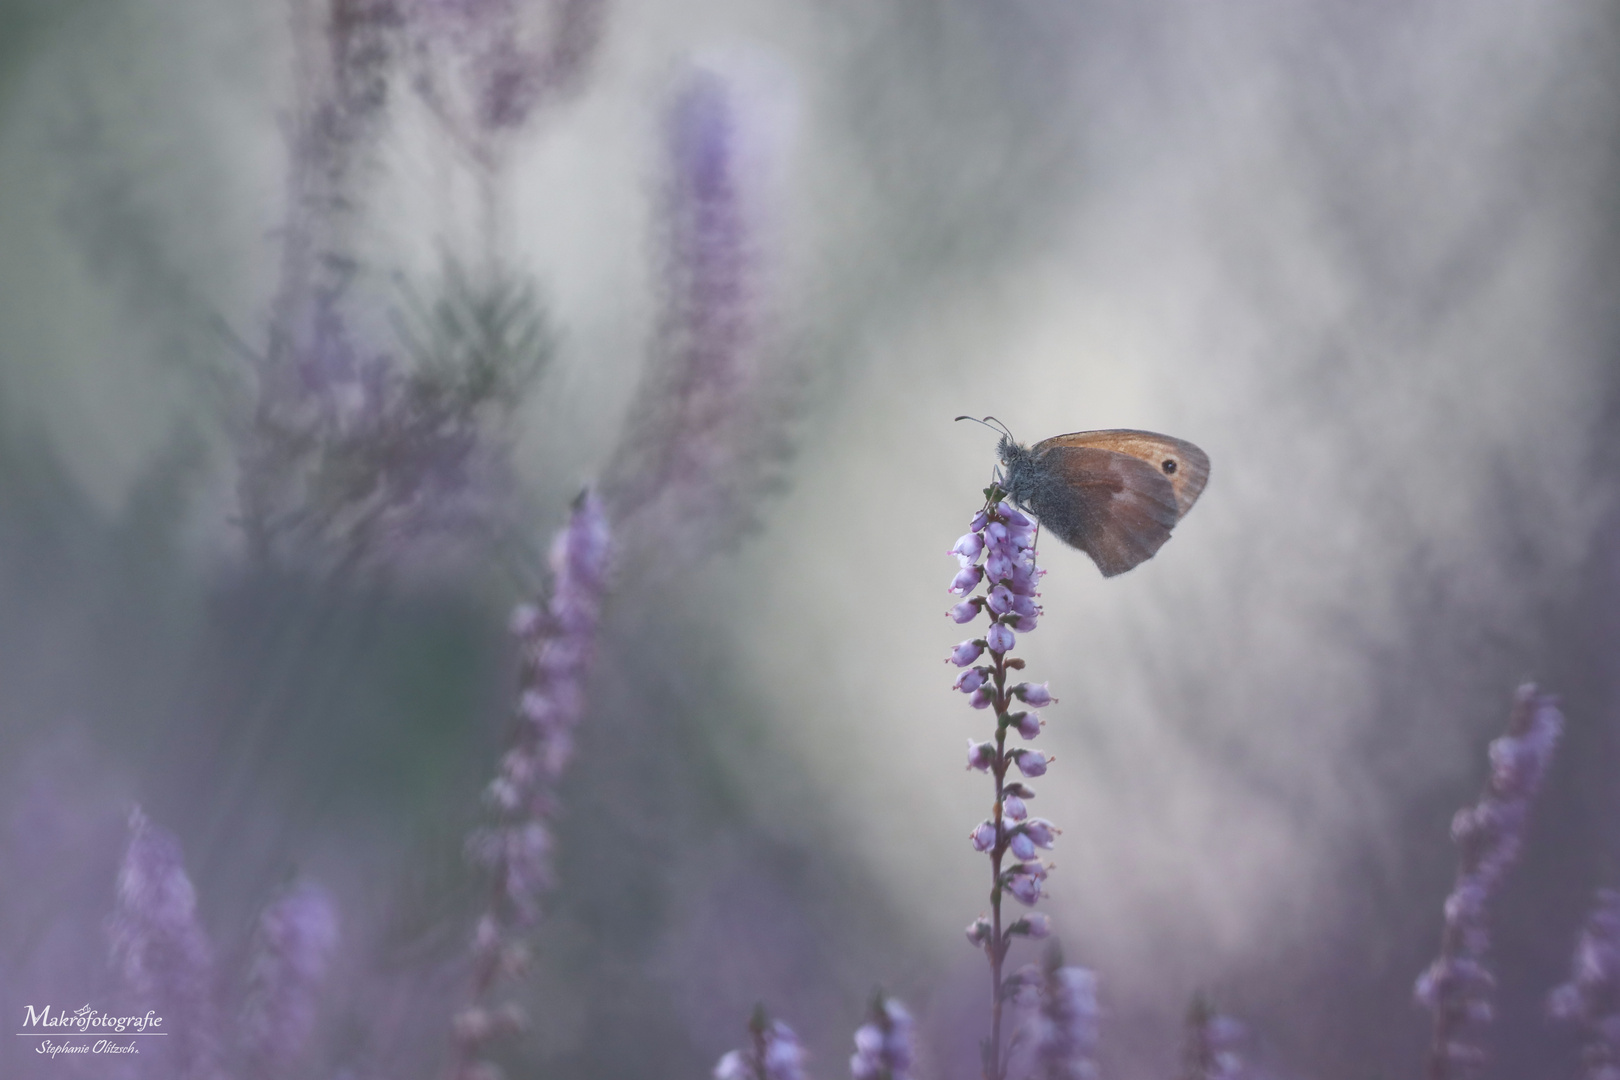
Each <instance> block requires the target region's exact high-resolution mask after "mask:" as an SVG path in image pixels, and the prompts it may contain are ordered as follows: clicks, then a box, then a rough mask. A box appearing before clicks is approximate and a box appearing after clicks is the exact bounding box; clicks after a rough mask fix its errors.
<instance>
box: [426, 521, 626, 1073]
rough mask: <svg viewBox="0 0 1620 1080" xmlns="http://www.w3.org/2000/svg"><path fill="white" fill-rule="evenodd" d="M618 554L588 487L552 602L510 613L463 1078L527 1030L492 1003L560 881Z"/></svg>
mask: <svg viewBox="0 0 1620 1080" xmlns="http://www.w3.org/2000/svg"><path fill="white" fill-rule="evenodd" d="M611 556H612V537H611V535H610V533H609V530H608V523H607V518H606V516H605V515H604V513H603V511H602V504H601V502H600V501H599V500H598V499H597V498H596V496H595V495H594V494H592V493H591V492H590V491H589V490H587V491H584V492H582V493H581V494H580V496H579V498H578V499H576V500H575V501H574V508H573V513H572V514H571V515H570V517H569V519H568V524H567V525H566V526H564V528H563V530H562V531H561V532H560V533H558V534H557V537H556V539H555V541H553V543H552V546H551V572H552V587H551V597H550V599H549V600H548V601H547V602H546V603H545V604H544V605H543V606H542V605H538V604H524V605H521V606H520V607H519V608H518V609H517V611H516V612H514V614H513V616H512V623H511V628H512V633H513V635H514V636H515V637H516V638H517V639H518V644H519V647H520V649H521V651H522V669H521V671H522V673H521V676H520V678H521V683H522V686H521V690H520V692H519V696H518V706H517V710H516V713H517V715H516V717H515V718H514V724H513V733H512V738H511V742H510V743H509V745H508V748H507V751H506V753H505V754H504V755H503V756H502V758H501V763H500V768H499V771H498V773H497V775H496V777H495V779H494V780H493V781H491V782H490V785H489V787H488V788H487V789H486V792H485V801H486V803H488V805H489V807H490V810H491V812H492V814H493V816H494V818H495V821H494V823H493V824H490V825H488V826H485V827H483V828H480V829H478V830H476V831H474V832H473V833H472V834H471V835H470V836H469V837H468V838H467V852H468V854H469V855H470V856H471V857H472V859H473V861H474V862H477V863H479V864H481V865H483V866H484V867H486V868H487V869H488V870H489V871H490V874H491V878H492V881H491V895H490V902H489V907H488V909H487V910H486V911H485V913H484V915H483V916H482V917H481V918H480V919H479V922H478V926H477V928H476V930H475V932H474V935H473V942H472V968H473V989H472V994H471V1001H470V1003H469V1005H468V1006H467V1008H465V1009H463V1010H462V1012H461V1013H459V1014H458V1015H457V1016H456V1017H455V1020H454V1022H453V1025H452V1027H453V1032H454V1035H455V1041H456V1047H457V1050H456V1054H457V1056H456V1062H457V1064H456V1070H455V1072H454V1074H453V1075H454V1076H455V1077H457V1080H473V1078H475V1077H479V1076H481V1075H483V1072H486V1071H487V1070H486V1069H484V1065H485V1064H486V1063H485V1062H483V1061H482V1060H481V1058H482V1054H483V1047H484V1045H485V1044H486V1043H487V1042H488V1041H489V1040H490V1039H492V1038H494V1037H495V1036H497V1035H500V1034H502V1033H504V1032H507V1031H510V1030H513V1029H515V1028H517V1027H520V1026H522V1023H523V1017H522V1014H521V1012H519V1011H518V1010H517V1009H516V1006H514V1005H508V1006H504V1007H501V1008H495V1007H492V1006H491V1005H490V1004H489V1000H488V999H489V998H490V997H491V994H492V992H493V990H494V988H495V986H496V984H497V983H499V982H500V981H502V980H503V979H507V978H510V977H512V976H514V975H516V974H517V973H518V972H520V971H521V970H522V969H523V968H524V967H525V963H526V957H527V951H526V949H525V946H524V944H523V941H522V934H523V932H524V931H525V930H526V929H527V928H528V927H530V926H531V925H533V923H534V922H535V920H537V919H538V918H539V915H540V900H541V897H542V895H543V894H544V893H545V892H546V891H548V890H549V889H550V888H551V885H552V866H551V850H552V845H553V839H552V824H551V822H552V819H553V817H554V816H555V814H556V810H557V807H556V794H555V793H556V785H557V781H558V779H559V778H560V777H561V775H562V772H563V769H564V767H565V766H566V765H567V764H568V760H569V758H570V757H571V756H572V753H573V732H574V728H575V726H576V725H577V724H578V723H579V721H580V718H581V717H582V715H583V714H584V711H585V700H586V699H585V689H586V680H587V678H588V677H589V675H590V671H591V664H592V661H593V660H594V659H595V654H596V632H597V626H598V623H599V622H600V620H601V615H602V604H603V600H604V598H605V597H606V593H607V586H608V571H609V568H610V562H611Z"/></svg>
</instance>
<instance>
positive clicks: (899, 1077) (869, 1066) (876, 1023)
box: [849, 994, 912, 1080]
mask: <svg viewBox="0 0 1620 1080" xmlns="http://www.w3.org/2000/svg"><path fill="white" fill-rule="evenodd" d="M911 1062H912V1049H911V1014H910V1013H908V1012H906V1009H905V1006H903V1005H901V1004H900V1003H899V1002H898V1001H896V1000H894V999H893V998H891V997H885V996H884V995H882V994H879V995H878V996H877V998H876V999H875V1000H874V1001H873V1002H872V1012H871V1019H870V1020H868V1021H867V1022H866V1023H865V1024H863V1025H861V1027H860V1028H859V1029H858V1030H856V1032H855V1053H854V1055H853V1056H852V1057H850V1059H849V1073H850V1076H851V1077H853V1078H854V1080H907V1078H908V1077H909V1076H910V1072H911Z"/></svg>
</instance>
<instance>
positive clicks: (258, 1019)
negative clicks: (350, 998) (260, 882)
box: [242, 881, 338, 1076]
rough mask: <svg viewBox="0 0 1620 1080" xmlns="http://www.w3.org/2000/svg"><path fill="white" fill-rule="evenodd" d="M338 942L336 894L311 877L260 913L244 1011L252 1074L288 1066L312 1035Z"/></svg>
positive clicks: (245, 1043) (268, 1073) (271, 1072)
mask: <svg viewBox="0 0 1620 1080" xmlns="http://www.w3.org/2000/svg"><path fill="white" fill-rule="evenodd" d="M337 942H338V920H337V910H336V908H334V907H333V905H332V898H331V897H330V896H328V895H327V892H326V890H325V889H323V888H321V887H320V886H319V885H315V884H313V883H312V882H307V881H305V882H299V883H298V884H296V885H294V886H293V887H292V888H290V889H288V890H287V892H286V893H285V894H284V895H283V896H282V897H281V898H280V899H279V900H277V901H276V902H275V903H273V904H271V905H270V906H269V907H268V908H267V909H265V912H264V914H263V915H262V916H260V918H259V927H258V940H257V941H256V942H255V948H254V952H253V957H252V960H251V961H250V966H249V968H248V1001H247V1007H246V1008H245V1009H244V1010H243V1015H242V1039H243V1048H244V1050H245V1051H246V1053H247V1057H248V1060H249V1062H251V1063H252V1065H253V1075H265V1076H271V1075H276V1074H277V1073H278V1072H280V1071H283V1070H285V1069H286V1067H287V1066H288V1065H289V1064H290V1063H291V1062H293V1061H295V1060H296V1059H297V1057H298V1055H299V1053H300V1051H302V1050H303V1048H304V1045H305V1044H306V1043H307V1042H308V1041H309V1036H310V1033H311V1032H312V1031H313V1030H314V1028H315V1019H316V1015H317V1013H316V1004H317V1002H316V997H317V994H318V993H319V991H320V987H321V983H322V982H323V981H324V980H325V978H326V971H327V968H328V966H329V965H330V963H331V960H332V952H333V950H334V949H335V948H336V947H337Z"/></svg>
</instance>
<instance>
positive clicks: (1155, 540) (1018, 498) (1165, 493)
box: [996, 429, 1209, 577]
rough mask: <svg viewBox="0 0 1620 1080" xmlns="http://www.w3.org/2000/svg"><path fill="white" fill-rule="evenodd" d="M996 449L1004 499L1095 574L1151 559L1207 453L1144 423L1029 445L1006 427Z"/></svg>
mask: <svg viewBox="0 0 1620 1080" xmlns="http://www.w3.org/2000/svg"><path fill="white" fill-rule="evenodd" d="M996 449H997V453H998V454H999V456H1000V457H1001V463H1002V465H1004V466H1005V467H1006V475H1005V476H1004V477H1003V478H1002V481H1001V485H1002V487H1004V488H1005V489H1006V491H1007V494H1008V496H1009V497H1010V498H1011V499H1012V501H1013V502H1014V503H1015V504H1017V505H1018V506H1019V507H1021V508H1022V509H1024V510H1028V511H1029V512H1031V513H1033V514H1034V515H1035V516H1036V517H1037V518H1039V519H1040V522H1041V526H1042V528H1044V529H1047V530H1049V531H1051V532H1053V533H1055V534H1056V535H1057V538H1058V539H1059V540H1062V541H1063V542H1064V543H1066V544H1068V545H1070V546H1071V547H1076V548H1079V549H1080V550H1081V551H1083V552H1085V553H1086V554H1087V555H1090V556H1091V559H1092V561H1093V562H1095V563H1096V564H1097V569H1099V570H1101V571H1102V574H1103V577H1113V576H1115V575H1116V574H1123V573H1124V572H1125V571H1127V570H1129V569H1131V568H1132V567H1133V566H1136V565H1137V564H1138V563H1142V562H1146V561H1147V560H1148V559H1151V558H1152V557H1153V555H1154V553H1156V552H1157V551H1158V550H1159V548H1160V547H1162V546H1163V545H1164V542H1165V541H1166V540H1168V539H1170V530H1171V529H1172V528H1174V527H1175V524H1176V522H1178V521H1180V520H1181V519H1182V518H1183V517H1185V516H1186V514H1187V511H1188V510H1191V509H1192V505H1193V503H1194V502H1196V501H1197V500H1198V495H1199V493H1200V492H1202V491H1203V490H1204V484H1205V483H1206V482H1207V481H1208V480H1209V457H1208V455H1206V454H1205V453H1204V452H1203V451H1202V450H1200V449H1198V447H1196V446H1194V445H1193V444H1192V443H1190V442H1187V441H1185V440H1183V439H1173V438H1171V437H1170V436H1168V435H1156V434H1154V433H1153V432H1151V431H1132V430H1129V429H1116V430H1111V431H1077V432H1074V433H1073V434H1070V435H1056V436H1053V437H1052V438H1050V439H1043V440H1042V441H1040V442H1038V443H1036V444H1035V445H1034V446H1033V447H1026V446H1024V445H1023V444H1022V443H1019V442H1016V441H1014V440H1013V438H1012V437H1011V436H1010V435H1009V436H1004V437H1003V438H1002V440H1001V442H1000V444H999V445H998V446H997V448H996Z"/></svg>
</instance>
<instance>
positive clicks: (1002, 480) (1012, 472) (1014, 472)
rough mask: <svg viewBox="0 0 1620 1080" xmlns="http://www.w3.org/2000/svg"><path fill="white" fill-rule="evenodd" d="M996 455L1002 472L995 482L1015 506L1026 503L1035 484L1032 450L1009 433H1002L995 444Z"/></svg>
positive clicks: (1033, 454)
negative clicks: (999, 439) (999, 460)
mask: <svg viewBox="0 0 1620 1080" xmlns="http://www.w3.org/2000/svg"><path fill="white" fill-rule="evenodd" d="M996 456H997V457H998V458H1000V459H1001V464H1002V472H1001V475H1000V476H998V477H997V481H996V482H997V483H999V484H1000V485H1001V487H1002V488H1003V490H1005V491H1006V492H1007V497H1008V498H1010V499H1011V500H1012V501H1013V504H1014V505H1015V506H1025V505H1027V504H1028V503H1029V498H1030V495H1031V494H1033V491H1034V486H1035V485H1034V480H1035V476H1036V470H1035V467H1034V465H1035V453H1034V451H1032V450H1030V448H1029V447H1027V446H1025V445H1024V444H1023V443H1021V442H1018V441H1017V440H1016V439H1014V438H1013V437H1012V436H1011V435H1003V436H1002V437H1001V441H1000V442H998V443H997V444H996Z"/></svg>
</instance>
